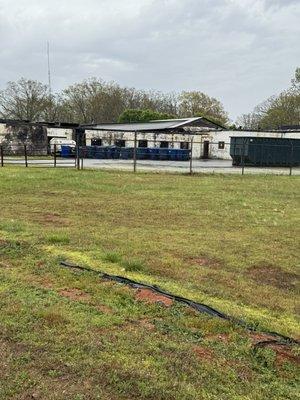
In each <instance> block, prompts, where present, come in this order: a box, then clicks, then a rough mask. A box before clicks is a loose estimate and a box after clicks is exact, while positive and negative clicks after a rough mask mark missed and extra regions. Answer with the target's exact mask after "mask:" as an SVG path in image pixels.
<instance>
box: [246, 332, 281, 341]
mask: <svg viewBox="0 0 300 400" xmlns="http://www.w3.org/2000/svg"><path fill="white" fill-rule="evenodd" d="M249 338H250V340H251V341H252V342H253V344H257V343H259V342H266V341H268V340H276V338H275V337H274V336H272V335H268V334H267V333H259V332H251V333H250V334H249Z"/></svg>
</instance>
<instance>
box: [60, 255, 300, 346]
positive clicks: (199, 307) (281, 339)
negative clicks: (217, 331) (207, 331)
mask: <svg viewBox="0 0 300 400" xmlns="http://www.w3.org/2000/svg"><path fill="white" fill-rule="evenodd" d="M60 264H61V265H62V266H63V267H67V268H71V269H75V270H79V271H85V272H89V273H93V274H96V275H98V276H99V277H100V278H102V279H106V280H110V281H113V282H118V283H121V284H124V285H127V286H130V287H132V288H134V289H149V290H152V291H153V292H155V293H158V294H161V295H163V296H165V297H167V298H169V299H172V300H174V301H177V302H179V303H182V304H185V305H187V306H189V307H191V308H193V309H194V310H196V311H198V312H200V313H204V314H208V315H210V316H212V317H218V318H221V319H224V320H227V321H230V322H232V323H234V324H235V325H238V326H241V327H242V328H245V329H247V330H248V331H250V332H259V333H263V334H266V335H268V336H272V337H274V340H264V341H260V342H258V343H256V344H255V346H256V347H257V346H258V347H263V346H264V345H265V344H268V343H277V344H281V345H285V344H297V345H300V342H299V341H298V340H296V339H293V338H291V337H288V336H284V335H281V334H280V333H277V332H272V331H258V330H257V329H256V328H255V327H253V326H252V325H251V324H249V323H247V322H245V321H243V320H241V319H238V318H235V317H232V316H230V315H227V314H224V313H222V312H221V311H218V310H216V309H215V308H212V307H210V306H208V305H207V304H203V303H197V302H195V301H193V300H190V299H187V298H185V297H181V296H177V295H175V294H172V293H169V292H166V291H165V290H163V289H161V288H159V287H158V286H156V285H149V284H147V283H142V282H137V281H134V280H132V279H129V278H125V277H123V276H118V275H109V274H107V273H105V272H101V271H96V270H94V269H91V268H87V267H83V266H80V265H75V264H72V263H69V262H66V261H62V262H61V263H60ZM275 338H276V339H275Z"/></svg>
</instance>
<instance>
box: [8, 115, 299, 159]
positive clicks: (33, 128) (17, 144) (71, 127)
mask: <svg viewBox="0 0 300 400" xmlns="http://www.w3.org/2000/svg"><path fill="white" fill-rule="evenodd" d="M76 128H80V134H79V136H78V135H77V133H78V130H77V131H76ZM283 128H284V129H283ZM283 128H282V129H279V130H273V131H253V130H252V131H251V130H228V129H225V128H224V127H222V126H220V125H218V124H216V123H214V122H213V121H211V120H209V119H207V118H203V117H195V118H179V119H169V120H158V121H149V122H138V123H123V124H93V125H82V126H79V124H68V123H48V122H30V121H15V120H1V119H0V145H3V146H5V148H6V150H7V152H10V153H13V154H17V153H18V152H19V153H22V152H23V150H24V149H23V147H24V144H26V145H27V146H28V152H29V153H30V154H39V155H44V154H47V152H48V151H49V143H50V141H51V139H53V138H59V139H67V140H71V139H73V140H76V139H78V138H79V139H80V143H81V144H82V145H87V146H112V145H115V146H119V147H133V146H134V140H135V135H136V140H137V143H136V144H137V146H138V147H150V148H151V147H164V148H174V149H180V148H181V149H192V157H193V158H203V159H209V158H212V159H225V160H230V159H231V157H230V138H231V137H235V136H244V137H249V136H254V137H273V138H287V139H300V126H298V127H297V126H293V127H283Z"/></svg>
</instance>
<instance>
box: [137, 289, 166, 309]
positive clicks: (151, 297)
mask: <svg viewBox="0 0 300 400" xmlns="http://www.w3.org/2000/svg"><path fill="white" fill-rule="evenodd" d="M135 298H136V299H137V300H140V301H145V302H146V303H159V304H162V305H164V306H166V307H170V306H171V305H172V304H173V300H172V299H169V298H168V297H166V296H163V295H161V294H157V293H155V292H153V291H152V290H150V289H138V291H137V292H136V295H135Z"/></svg>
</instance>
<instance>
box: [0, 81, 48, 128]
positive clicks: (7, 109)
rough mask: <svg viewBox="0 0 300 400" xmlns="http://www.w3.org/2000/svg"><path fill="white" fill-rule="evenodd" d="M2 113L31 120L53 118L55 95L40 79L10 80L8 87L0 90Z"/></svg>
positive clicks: (7, 116) (0, 108) (6, 115)
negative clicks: (50, 92)
mask: <svg viewBox="0 0 300 400" xmlns="http://www.w3.org/2000/svg"><path fill="white" fill-rule="evenodd" d="M0 115H1V116H2V117H3V118H11V119H26V120H30V121H36V120H40V119H43V120H53V119H54V118H55V115H56V104H55V97H54V96H51V95H50V94H49V91H48V87H47V86H46V85H44V84H42V83H41V82H38V81H33V80H27V79H25V78H21V79H19V80H18V81H17V82H8V84H7V87H6V89H4V90H2V91H0Z"/></svg>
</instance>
